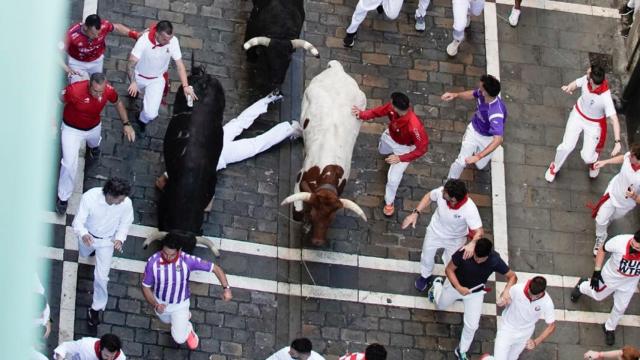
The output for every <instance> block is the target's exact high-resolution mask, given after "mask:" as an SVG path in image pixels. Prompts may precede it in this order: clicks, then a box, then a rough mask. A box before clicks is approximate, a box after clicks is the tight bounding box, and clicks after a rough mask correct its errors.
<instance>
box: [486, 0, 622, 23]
mask: <svg viewBox="0 0 640 360" xmlns="http://www.w3.org/2000/svg"><path fill="white" fill-rule="evenodd" d="M496 4H503V5H513V4H514V0H496ZM522 6H523V7H525V8H533V9H541V10H550V11H562V12H566V13H572V14H578V15H591V16H600V17H608V18H613V19H618V18H620V14H619V13H618V9H612V8H605V7H600V6H591V5H584V4H574V3H568V2H563V1H553V0H523V1H522ZM485 10H486V8H485ZM523 16H526V11H525V12H524V14H523Z"/></svg>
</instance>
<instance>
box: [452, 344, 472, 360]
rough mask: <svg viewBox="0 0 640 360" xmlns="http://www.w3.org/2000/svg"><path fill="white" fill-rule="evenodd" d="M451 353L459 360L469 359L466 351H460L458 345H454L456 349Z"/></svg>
mask: <svg viewBox="0 0 640 360" xmlns="http://www.w3.org/2000/svg"><path fill="white" fill-rule="evenodd" d="M453 354H454V355H455V356H456V358H458V359H460V360H469V357H468V356H467V353H464V352H460V347H456V349H455V350H454V351H453Z"/></svg>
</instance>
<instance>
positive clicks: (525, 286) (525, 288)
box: [524, 280, 545, 302]
mask: <svg viewBox="0 0 640 360" xmlns="http://www.w3.org/2000/svg"><path fill="white" fill-rule="evenodd" d="M529 286H531V280H528V281H527V283H526V284H525V285H524V296H525V297H526V298H527V299H528V300H529V302H534V301H538V300H540V299H542V298H543V297H544V295H545V293H543V294H542V296H541V297H539V298H537V299H535V300H533V299H532V298H531V296H529Z"/></svg>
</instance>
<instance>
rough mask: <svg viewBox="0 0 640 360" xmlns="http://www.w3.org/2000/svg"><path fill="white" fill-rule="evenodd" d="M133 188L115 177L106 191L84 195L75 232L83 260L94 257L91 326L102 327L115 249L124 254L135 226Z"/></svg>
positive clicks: (91, 191)
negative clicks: (131, 227) (101, 314)
mask: <svg viewBox="0 0 640 360" xmlns="http://www.w3.org/2000/svg"><path fill="white" fill-rule="evenodd" d="M130 191H131V186H130V185H129V183H128V182H127V181H126V180H123V179H120V178H117V177H114V178H111V179H109V180H107V182H106V184H105V185H104V187H102V188H100V187H95V188H93V189H90V190H88V191H87V192H85V193H84V194H83V195H82V199H81V200H80V207H79V208H78V213H77V214H76V216H75V218H74V219H73V223H72V227H73V232H74V233H75V234H76V236H77V237H78V251H79V253H80V256H82V257H88V256H92V255H94V254H95V258H96V264H95V269H94V271H93V303H92V304H91V307H90V308H89V309H88V315H87V322H88V324H89V326H92V327H94V326H97V325H98V324H99V323H100V311H103V310H104V309H105V307H106V306H107V300H108V299H109V294H108V292H107V283H108V282H109V271H110V270H111V259H112V257H113V249H116V250H118V251H120V252H122V246H123V244H124V242H125V240H127V233H128V232H129V227H130V226H131V224H132V223H133V206H132V204H131V199H129V197H128V195H129V192H130Z"/></svg>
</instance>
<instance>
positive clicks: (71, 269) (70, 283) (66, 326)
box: [58, 261, 78, 344]
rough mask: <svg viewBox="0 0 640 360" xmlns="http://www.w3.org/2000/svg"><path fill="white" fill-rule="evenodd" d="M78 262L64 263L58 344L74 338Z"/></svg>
mask: <svg viewBox="0 0 640 360" xmlns="http://www.w3.org/2000/svg"><path fill="white" fill-rule="evenodd" d="M77 283H78V264H77V263H75V262H72V261H65V262H63V263H62V286H61V288H62V290H61V291H60V324H59V325H58V328H59V332H58V344H62V343H63V342H65V341H70V340H73V335H74V326H75V320H76V285H77Z"/></svg>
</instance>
